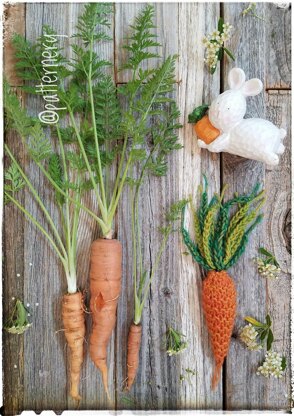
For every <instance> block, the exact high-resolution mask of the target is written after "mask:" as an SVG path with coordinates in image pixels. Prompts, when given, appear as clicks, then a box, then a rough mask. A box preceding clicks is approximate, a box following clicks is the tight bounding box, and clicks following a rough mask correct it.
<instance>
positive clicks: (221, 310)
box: [182, 177, 265, 389]
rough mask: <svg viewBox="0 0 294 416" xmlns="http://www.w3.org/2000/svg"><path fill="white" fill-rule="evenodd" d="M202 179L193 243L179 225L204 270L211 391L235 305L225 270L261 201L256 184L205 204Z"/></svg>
mask: <svg viewBox="0 0 294 416" xmlns="http://www.w3.org/2000/svg"><path fill="white" fill-rule="evenodd" d="M204 179H205V187H204V190H202V192H201V193H202V195H201V202H200V207H199V208H198V210H196V211H195V214H194V226H195V242H193V241H192V240H191V238H190V235H189V233H188V232H187V230H186V229H185V228H184V223H183V222H182V234H183V239H184V242H185V244H186V246H187V247H188V249H189V251H190V253H191V255H192V257H193V259H194V260H195V261H196V262H198V263H199V264H200V265H201V266H202V267H203V268H204V269H205V270H207V271H208V273H207V276H206V278H205V279H204V282H203V288H202V305H203V310H204V315H205V319H206V325H207V328H208V332H209V335H210V342H211V346H212V351H213V355H214V360H215V369H214V373H213V376H212V389H215V388H216V386H217V384H218V382H219V379H220V373H221V368H222V365H223V362H224V359H225V357H226V356H227V354H228V350H229V346H230V340H231V335H232V331H233V326H234V321H235V316H236V306H237V293H236V288H235V283H234V281H233V279H232V278H231V277H230V276H229V275H228V273H227V272H226V270H227V269H228V268H230V267H231V266H232V265H233V264H235V263H236V261H237V260H238V259H239V257H240V256H241V255H242V254H243V253H244V250H245V247H246V244H247V242H248V236H249V234H250V232H251V231H252V230H253V228H254V227H255V226H256V225H257V224H258V223H259V222H260V221H261V220H262V217H263V215H262V214H258V212H259V210H260V208H261V206H262V205H263V203H264V201H265V198H264V191H261V192H259V184H257V185H256V186H255V187H254V189H253V190H252V192H251V193H250V194H249V195H240V196H238V195H236V196H235V197H234V198H232V199H230V200H228V201H227V202H223V196H224V191H223V192H222V194H221V195H214V196H213V198H212V199H211V201H210V203H208V198H207V180H206V178H205V177H204ZM236 206H237V207H238V210H237V211H236V213H235V214H234V215H232V216H230V210H231V208H234V207H236ZM182 221H184V215H183V220H182Z"/></svg>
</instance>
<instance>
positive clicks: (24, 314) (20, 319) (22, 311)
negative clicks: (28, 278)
mask: <svg viewBox="0 0 294 416" xmlns="http://www.w3.org/2000/svg"><path fill="white" fill-rule="evenodd" d="M28 316H30V314H29V313H28V310H27V308H26V307H25V306H24V305H23V303H22V302H21V301H20V300H19V299H17V300H16V302H15V306H14V308H13V311H12V314H11V315H10V317H9V319H8V321H7V322H6V324H5V326H4V329H5V330H6V331H7V332H10V333H11V334H17V335H21V334H23V333H24V332H25V331H26V330H27V329H28V328H30V327H31V326H32V324H31V323H30V322H29V321H28Z"/></svg>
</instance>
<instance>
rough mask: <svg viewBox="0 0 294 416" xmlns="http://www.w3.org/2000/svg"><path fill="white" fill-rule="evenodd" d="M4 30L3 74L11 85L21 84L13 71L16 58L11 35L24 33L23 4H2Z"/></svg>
mask: <svg viewBox="0 0 294 416" xmlns="http://www.w3.org/2000/svg"><path fill="white" fill-rule="evenodd" d="M4 17H5V19H4V27H3V29H4V32H3V47H4V50H5V54H4V74H5V77H6V79H7V81H8V82H9V84H10V85H11V86H17V85H22V83H23V81H22V80H20V79H19V78H18V76H17V75H16V71H15V67H14V65H15V63H16V59H15V56H14V49H13V46H12V42H11V39H12V36H13V34H14V33H19V34H20V35H24V33H25V5H24V4H22V3H19V4H8V3H7V4H6V5H5V6H4Z"/></svg>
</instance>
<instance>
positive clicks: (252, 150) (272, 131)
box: [198, 68, 286, 165]
mask: <svg viewBox="0 0 294 416" xmlns="http://www.w3.org/2000/svg"><path fill="white" fill-rule="evenodd" d="M228 82H229V86H230V89H229V90H227V91H225V92H224V93H222V94H220V95H219V96H218V97H217V98H216V99H215V100H214V101H213V102H212V104H211V106H210V108H209V112H208V117H209V121H210V123H211V124H212V125H213V126H214V127H215V128H217V129H218V130H219V131H220V135H219V136H218V137H217V138H216V139H215V140H214V141H213V142H212V143H210V144H206V143H205V142H204V141H202V140H198V144H199V146H200V147H203V148H205V149H208V150H209V151H211V152H227V153H231V154H234V155H238V156H243V157H246V158H248V159H254V160H259V161H261V162H265V163H267V164H269V165H277V164H278V163H279V155H281V154H282V153H283V152H284V150H285V147H284V145H283V144H282V140H283V139H284V137H285V136H286V130H284V129H279V128H278V127H276V126H275V125H274V124H273V123H271V122H270V121H267V120H264V119H261V118H247V119H244V116H245V113H246V97H248V96H254V95H257V94H259V93H260V92H261V91H262V88H263V85H262V82H261V81H260V80H259V79H257V78H253V79H250V80H249V81H246V82H245V73H244V71H243V70H242V69H240V68H233V69H232V70H231V71H230V72H229V76H228Z"/></svg>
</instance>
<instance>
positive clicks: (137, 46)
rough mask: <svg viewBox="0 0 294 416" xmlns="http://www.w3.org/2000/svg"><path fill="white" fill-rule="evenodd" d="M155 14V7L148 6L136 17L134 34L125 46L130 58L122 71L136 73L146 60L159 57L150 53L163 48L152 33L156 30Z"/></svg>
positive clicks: (133, 28)
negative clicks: (126, 70)
mask: <svg viewBox="0 0 294 416" xmlns="http://www.w3.org/2000/svg"><path fill="white" fill-rule="evenodd" d="M154 13H155V10H154V7H153V6H151V5H150V4H148V5H147V6H146V7H145V8H144V9H143V10H142V11H141V12H140V13H139V15H138V16H137V17H136V19H135V23H134V25H131V29H132V30H133V33H132V34H131V35H130V36H129V37H128V38H127V44H126V45H123V48H124V49H126V50H127V51H128V55H129V56H128V60H127V63H126V64H124V65H123V67H122V69H131V70H133V71H136V70H137V69H138V68H139V66H140V65H141V64H142V62H143V61H145V60H146V59H151V58H158V57H159V55H158V54H157V53H156V52H150V51H149V49H150V48H155V47H158V46H161V45H160V44H159V43H158V42H156V40H155V38H156V36H155V34H153V33H151V31H152V30H153V29H155V26H154V23H153V19H154ZM145 75H146V73H145Z"/></svg>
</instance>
